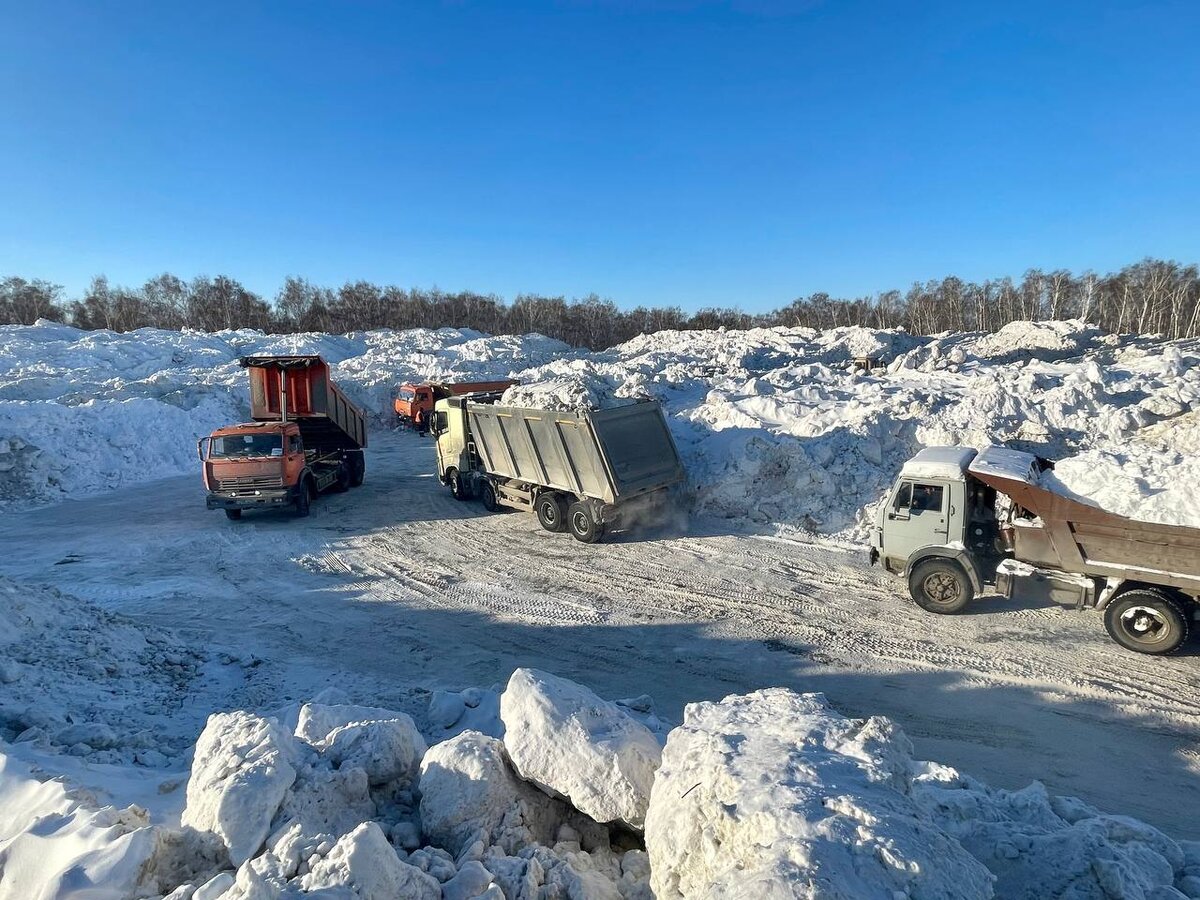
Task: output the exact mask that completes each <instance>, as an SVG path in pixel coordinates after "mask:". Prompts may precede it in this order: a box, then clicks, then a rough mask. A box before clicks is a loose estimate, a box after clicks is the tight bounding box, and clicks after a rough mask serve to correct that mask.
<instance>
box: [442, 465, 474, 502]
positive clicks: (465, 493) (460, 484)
mask: <svg viewBox="0 0 1200 900" xmlns="http://www.w3.org/2000/svg"><path fill="white" fill-rule="evenodd" d="M446 484H447V485H449V487H450V494H451V496H453V497H454V499H455V500H470V499H471V491H470V490H469V489H468V488H467V483H466V481H464V480H463V477H462V475H460V474H459V473H458V469H451V470H450V471H448V472H447V473H446Z"/></svg>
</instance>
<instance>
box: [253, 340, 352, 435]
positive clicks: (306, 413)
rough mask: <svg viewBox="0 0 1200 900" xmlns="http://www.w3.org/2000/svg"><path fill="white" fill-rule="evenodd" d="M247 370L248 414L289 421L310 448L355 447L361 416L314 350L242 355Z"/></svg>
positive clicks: (257, 417)
mask: <svg viewBox="0 0 1200 900" xmlns="http://www.w3.org/2000/svg"><path fill="white" fill-rule="evenodd" d="M238 362H240V363H241V364H242V366H243V367H245V368H246V369H247V371H248V372H249V375H250V418H252V419H254V421H256V422H272V421H279V420H281V419H282V420H285V421H293V422H296V423H297V424H298V425H299V426H300V431H301V434H303V435H304V442H305V447H306V448H308V449H310V450H318V451H327V450H361V449H362V448H363V447H366V446H367V417H366V415H365V414H364V413H363V411H362V410H360V409H359V408H358V407H357V406H355V405H354V404H353V403H351V402H350V401H349V400H347V399H346V395H345V394H343V393H342V392H341V390H340V389H339V388H338V386H337V385H336V384H334V383H333V379H332V378H330V377H329V363H327V362H325V360H324V359H322V358H321V357H320V356H243V357H242V358H241V359H240V360H238Z"/></svg>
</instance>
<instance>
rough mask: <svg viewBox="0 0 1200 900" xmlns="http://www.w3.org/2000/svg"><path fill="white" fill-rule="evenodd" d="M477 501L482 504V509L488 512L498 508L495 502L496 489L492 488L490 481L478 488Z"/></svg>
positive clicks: (498, 505)
mask: <svg viewBox="0 0 1200 900" xmlns="http://www.w3.org/2000/svg"><path fill="white" fill-rule="evenodd" d="M479 501H480V502H481V503H482V504H483V508H484V509H486V510H487V511H488V512H495V511H496V510H498V509H499V508H500V504H499V503H497V502H496V489H495V488H494V487H492V483H491V482H490V481H485V482H484V483H483V484H482V485H481V486H480V488H479Z"/></svg>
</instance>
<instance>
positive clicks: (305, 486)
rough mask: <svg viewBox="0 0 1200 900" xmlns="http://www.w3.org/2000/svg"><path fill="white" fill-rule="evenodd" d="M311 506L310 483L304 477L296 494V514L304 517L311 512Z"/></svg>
mask: <svg viewBox="0 0 1200 900" xmlns="http://www.w3.org/2000/svg"><path fill="white" fill-rule="evenodd" d="M311 506H312V483H311V482H310V481H309V480H308V479H305V480H304V481H302V482H301V483H300V490H299V492H298V493H297V494H296V515H297V516H299V517H300V518H302V519H303V518H304V517H305V516H307V515H308V514H309V512H311V509H310V507H311Z"/></svg>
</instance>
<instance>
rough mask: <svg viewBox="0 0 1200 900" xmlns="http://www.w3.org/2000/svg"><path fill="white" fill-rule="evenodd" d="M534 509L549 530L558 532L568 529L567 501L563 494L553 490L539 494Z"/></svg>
mask: <svg viewBox="0 0 1200 900" xmlns="http://www.w3.org/2000/svg"><path fill="white" fill-rule="evenodd" d="M533 511H534V512H535V513H537V517H538V522H540V523H541V525H542V527H543V528H545V529H546V530H547V531H553V532H555V533H558V532H562V531H566V530H567V502H566V501H565V500H564V499H563V498H562V496H561V495H559V494H555V493H552V492H546V493H544V494H539V495H538V498H537V500H535V501H534V504H533Z"/></svg>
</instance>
